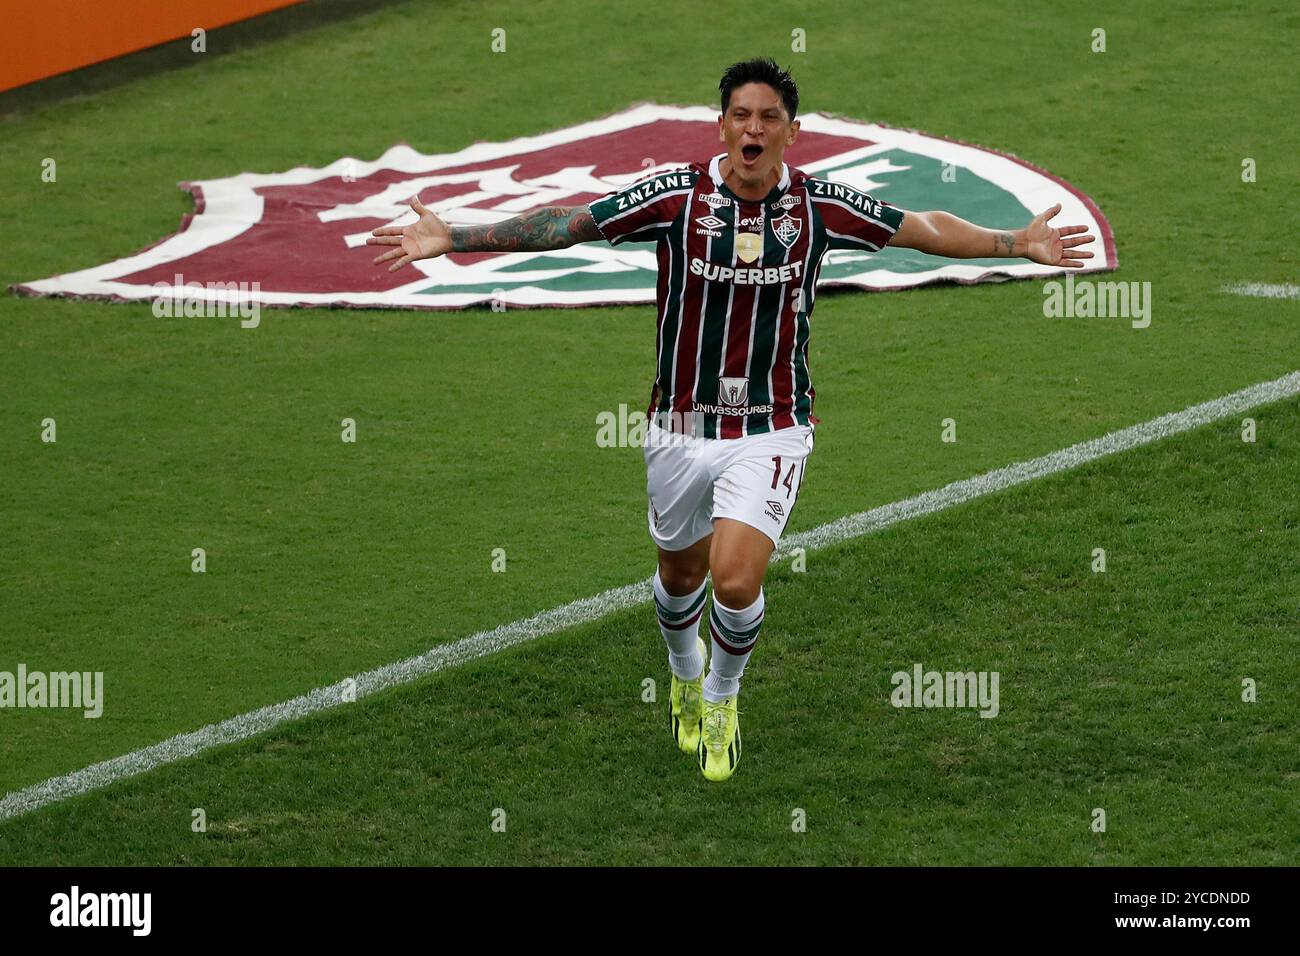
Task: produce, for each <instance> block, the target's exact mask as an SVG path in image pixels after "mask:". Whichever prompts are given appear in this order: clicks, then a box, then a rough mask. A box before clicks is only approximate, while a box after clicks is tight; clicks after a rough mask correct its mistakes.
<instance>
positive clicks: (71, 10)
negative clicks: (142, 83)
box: [0, 0, 302, 90]
mask: <svg viewBox="0 0 1300 956" xmlns="http://www.w3.org/2000/svg"><path fill="white" fill-rule="evenodd" d="M301 2H302V0H0V90H9V89H13V88H14V87H15V86H22V85H24V84H25V83H31V82H33V81H35V80H40V79H44V78H45V77H47V76H54V75H56V74H58V73H66V72H67V71H68V70H75V69H77V68H78V67H81V66H88V65H89V64H91V63H98V62H100V61H101V60H108V59H111V58H113V57H115V56H121V55H122V54H124V53H133V52H135V51H136V50H143V49H145V48H146V47H151V46H155V45H156V44H159V43H165V42H167V41H168V40H175V39H176V38H177V37H188V36H190V35H191V33H192V32H193V31H194V30H195V28H198V27H201V28H203V29H204V30H211V29H213V28H214V27H220V26H225V25H226V24H227V23H234V22H235V21H236V20H246V19H248V18H249V17H255V16H257V15H258V14H260V13H266V12H267V11H268V10H275V9H277V8H279V7H288V6H292V5H293V4H295V3H301Z"/></svg>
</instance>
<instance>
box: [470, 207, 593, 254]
mask: <svg viewBox="0 0 1300 956" xmlns="http://www.w3.org/2000/svg"><path fill="white" fill-rule="evenodd" d="M601 238H604V237H603V236H602V235H601V233H600V230H599V229H597V228H596V223H595V221H594V220H593V219H592V218H591V210H590V209H588V208H587V207H586V206H543V207H542V208H541V209H534V210H533V211H532V212H526V213H524V214H523V215H522V216H515V217H514V218H513V219H506V220H504V221H502V222H495V223H493V224H492V225H490V226H455V227H453V228H452V230H451V251H452V252H544V251H546V250H548V249H564V248H566V247H567V246H572V245H574V244H576V243H579V242H593V241H595V240H597V239H601Z"/></svg>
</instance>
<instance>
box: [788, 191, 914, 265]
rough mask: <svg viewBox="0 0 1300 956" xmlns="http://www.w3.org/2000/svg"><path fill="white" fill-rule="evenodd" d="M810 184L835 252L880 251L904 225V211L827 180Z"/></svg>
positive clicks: (827, 238)
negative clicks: (845, 250)
mask: <svg viewBox="0 0 1300 956" xmlns="http://www.w3.org/2000/svg"><path fill="white" fill-rule="evenodd" d="M808 185H809V191H810V193H811V194H812V201H813V203H814V205H815V206H816V207H817V212H818V213H820V215H821V220H822V225H823V227H824V228H825V230H826V240H827V244H828V245H829V247H830V248H832V249H864V250H866V251H868V252H878V251H879V250H880V249H883V248H884V247H885V245H886V244H887V243H888V242H889V240H890V239H892V238H893V236H894V233H896V232H897V231H898V227H899V226H901V225H902V224H903V210H901V209H899V208H898V207H897V206H891V205H890V204H889V203H887V202H882V201H881V200H879V199H876V198H875V197H873V196H870V195H868V194H867V193H864V192H862V191H860V190H857V189H854V188H853V187H852V186H846V185H844V184H843V183H837V182H833V181H831V180H825V179H823V180H815V181H810V182H809V184H808Z"/></svg>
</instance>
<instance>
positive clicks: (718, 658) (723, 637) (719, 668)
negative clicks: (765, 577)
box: [704, 588, 764, 703]
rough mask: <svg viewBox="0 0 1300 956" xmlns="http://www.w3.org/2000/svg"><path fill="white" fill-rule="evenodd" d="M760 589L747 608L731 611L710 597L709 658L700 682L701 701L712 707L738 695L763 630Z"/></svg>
mask: <svg viewBox="0 0 1300 956" xmlns="http://www.w3.org/2000/svg"><path fill="white" fill-rule="evenodd" d="M763 608H764V601H763V589H762V588H759V590H758V598H757V599H756V600H755V601H754V603H753V604H751V605H750V606H749V607H747V608H743V609H741V610H739V611H736V610H732V609H731V608H729V607H726V606H725V605H723V604H721V603H720V602H719V601H718V596H717V595H716V594H715V595H714V596H713V610H712V611H711V612H710V614H709V631H710V633H711V634H712V635H713V656H712V657H711V658H710V663H709V676H708V677H706V678H704V699H705V700H707V701H712V702H714V703H716V702H717V701H720V700H724V699H725V698H727V697H734V696H735V695H736V694H738V693H740V677H741V675H742V674H744V673H745V664H746V662H748V660H749V655H750V653H751V652H752V651H753V650H754V644H755V642H756V641H757V640H758V631H759V628H761V627H762V626H763Z"/></svg>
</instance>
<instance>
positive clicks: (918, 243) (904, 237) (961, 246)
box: [889, 203, 1093, 269]
mask: <svg viewBox="0 0 1300 956" xmlns="http://www.w3.org/2000/svg"><path fill="white" fill-rule="evenodd" d="M1060 211H1061V204H1060V203H1057V204H1056V205H1055V206H1053V207H1052V208H1051V209H1047V210H1045V211H1043V212H1040V213H1039V214H1038V215H1037V216H1035V217H1034V218H1033V221H1032V222H1030V223H1029V225H1027V226H1025V228H1023V229H1016V230H1013V231H1010V232H1008V231H1006V230H1000V229H985V228H984V227H983V226H977V225H975V224H974V223H973V222H967V221H966V220H965V219H961V218H959V217H957V216H954V215H952V214H951V213H947V212H942V211H935V212H907V211H906V210H904V212H903V224H902V225H901V226H899V227H898V231H897V232H895V233H894V236H893V238H892V239H890V240H889V244H890V245H891V246H903V247H904V248H907V249H917V250H919V251H920V252H928V253H930V254H931V255H935V256H947V257H949V258H950V259H986V258H995V257H996V258H1011V259H1032V260H1033V261H1034V262H1041V263H1043V264H1044V265H1049V266H1062V267H1064V268H1067V269H1078V268H1081V267H1082V266H1083V265H1084V263H1083V261H1082V260H1084V259H1091V258H1092V253H1091V252H1085V251H1084V250H1081V249H1076V248H1075V246H1085V245H1087V244H1088V243H1090V242H1092V241H1093V237H1092V236H1091V235H1088V234H1087V232H1088V227H1087V226H1062V227H1060V228H1059V229H1058V228H1055V227H1053V226H1049V225H1048V221H1049V220H1051V219H1052V218H1053V217H1054V216H1055V215H1056V214H1057V213H1058V212H1060Z"/></svg>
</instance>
